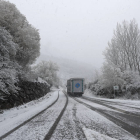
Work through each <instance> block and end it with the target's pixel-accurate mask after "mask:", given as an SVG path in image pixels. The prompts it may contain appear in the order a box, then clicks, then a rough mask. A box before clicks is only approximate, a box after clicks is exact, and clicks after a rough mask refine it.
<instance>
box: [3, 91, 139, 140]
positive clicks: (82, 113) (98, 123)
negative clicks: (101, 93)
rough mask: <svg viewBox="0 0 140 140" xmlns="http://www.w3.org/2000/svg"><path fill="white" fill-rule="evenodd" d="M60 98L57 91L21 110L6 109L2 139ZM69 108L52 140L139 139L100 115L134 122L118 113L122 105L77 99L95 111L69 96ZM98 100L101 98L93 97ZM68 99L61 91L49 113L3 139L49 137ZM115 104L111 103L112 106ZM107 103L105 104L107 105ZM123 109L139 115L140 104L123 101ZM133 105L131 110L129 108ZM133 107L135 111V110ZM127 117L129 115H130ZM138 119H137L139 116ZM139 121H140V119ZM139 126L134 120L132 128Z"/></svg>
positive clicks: (22, 107)
mask: <svg viewBox="0 0 140 140" xmlns="http://www.w3.org/2000/svg"><path fill="white" fill-rule="evenodd" d="M57 97H58V90H56V91H53V92H51V93H49V94H47V95H46V96H44V97H43V98H41V99H39V100H37V101H32V102H30V103H28V104H25V105H22V106H20V107H18V108H13V109H10V110H5V111H4V113H3V114H0V136H2V135H4V134H5V133H6V132H8V131H9V130H11V129H12V128H14V127H16V126H17V125H19V124H21V123H22V122H24V121H25V120H26V119H28V118H30V117H31V116H33V115H35V114H36V113H38V112H39V111H40V110H43V109H44V108H46V107H47V106H49V105H50V104H51V103H52V102H54V101H55V100H56V99H57ZM68 99H69V102H68V106H67V108H66V110H65V112H64V114H63V116H62V118H61V120H60V121H59V123H58V125H57V126H56V129H54V132H53V135H52V137H51V140H136V139H138V138H137V137H135V136H134V135H133V134H131V133H129V132H128V131H126V130H125V129H124V128H125V127H124V128H123V127H120V126H121V125H120V126H119V125H118V124H117V123H116V122H115V121H114V120H113V121H112V120H110V119H109V118H108V117H106V115H104V114H102V113H100V112H98V110H99V111H102V112H105V113H106V114H107V113H108V114H109V115H111V116H112V117H114V119H115V118H116V119H120V120H121V121H124V122H125V123H128V121H132V118H133V117H132V116H131V117H129V115H128V114H125V113H123V112H120V111H119V108H120V106H119V102H120V101H118V102H117V101H113V100H104V99H102V100H103V101H102V103H103V104H100V102H99V103H96V102H91V101H88V100H85V99H82V98H76V99H77V100H79V101H81V102H84V103H85V104H88V105H89V106H91V107H93V108H96V110H94V109H92V110H91V108H88V106H85V105H83V104H81V103H79V102H77V101H76V100H74V99H73V98H71V97H69V98H68ZM94 100H96V101H98V100H100V98H94ZM65 103H66V97H65V95H64V93H63V91H62V89H61V91H59V98H58V100H57V102H56V103H55V104H54V105H53V106H51V107H50V108H48V109H47V110H46V111H44V112H43V113H41V114H40V115H38V116H36V117H35V118H34V119H32V120H31V121H29V122H28V123H26V124H25V125H23V126H22V127H20V128H19V129H17V130H16V131H14V132H13V133H11V134H10V135H9V136H7V137H6V138H4V140H17V139H18V140H25V139H26V140H43V139H44V138H45V136H46V134H47V133H48V132H49V131H50V128H52V125H53V124H54V122H55V121H56V119H57V118H58V116H59V114H61V113H60V112H61V111H62V109H63V108H64V106H65ZM111 103H112V104H111ZM104 104H105V105H104ZM120 104H121V106H124V108H121V109H123V110H125V109H126V110H127V111H130V112H131V113H136V114H137V115H139V108H138V107H137V105H138V102H137V103H136V104H135V103H132V102H130V104H129V103H127V102H126V101H125V102H123V101H121V102H120ZM106 105H110V106H113V107H115V108H118V110H117V109H113V108H109V107H108V106H106ZM129 106H130V109H129ZM133 107H134V110H133ZM127 115H128V116H127ZM137 117H138V116H137ZM138 121H139V118H138ZM131 126H132V127H138V126H139V122H138V123H136V122H135V121H133V123H131V125H130V127H131Z"/></svg>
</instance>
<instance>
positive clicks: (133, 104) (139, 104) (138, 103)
mask: <svg viewBox="0 0 140 140" xmlns="http://www.w3.org/2000/svg"><path fill="white" fill-rule="evenodd" d="M83 96H86V97H89V98H93V99H98V100H103V101H112V102H116V103H122V104H124V105H129V106H131V107H137V108H140V101H139V100H130V99H129V100H126V99H125V100H124V99H107V98H103V97H97V96H95V95H94V94H93V93H92V91H91V90H85V93H84V95H83Z"/></svg>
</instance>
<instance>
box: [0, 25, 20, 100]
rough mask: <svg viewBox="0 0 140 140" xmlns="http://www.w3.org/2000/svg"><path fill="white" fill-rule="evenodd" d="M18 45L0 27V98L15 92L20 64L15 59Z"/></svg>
mask: <svg viewBox="0 0 140 140" xmlns="http://www.w3.org/2000/svg"><path fill="white" fill-rule="evenodd" d="M17 49H18V45H17V44H15V43H14V42H13V38H12V36H11V35H10V33H9V32H8V31H6V30H5V29H4V28H3V27H0V98H2V97H3V96H5V95H7V94H11V93H16V92H17V87H16V86H15V83H16V82H17V81H18V78H17V73H18V71H19V69H20V66H19V65H18V64H17V62H16V61H15V57H16V52H17Z"/></svg>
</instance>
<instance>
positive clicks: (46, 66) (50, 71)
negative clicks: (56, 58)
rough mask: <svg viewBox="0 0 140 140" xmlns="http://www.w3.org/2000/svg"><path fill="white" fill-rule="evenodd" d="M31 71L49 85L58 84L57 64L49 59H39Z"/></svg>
mask: <svg viewBox="0 0 140 140" xmlns="http://www.w3.org/2000/svg"><path fill="white" fill-rule="evenodd" d="M33 71H34V72H35V73H36V74H37V75H38V76H39V77H41V78H42V79H44V80H45V81H47V82H48V83H49V84H50V85H59V78H58V76H57V71H58V66H57V65H56V64H55V63H53V62H51V61H41V62H40V63H39V64H37V65H36V66H34V67H33Z"/></svg>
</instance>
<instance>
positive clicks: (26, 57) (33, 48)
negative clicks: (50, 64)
mask: <svg viewBox="0 0 140 140" xmlns="http://www.w3.org/2000/svg"><path fill="white" fill-rule="evenodd" d="M0 26H1V27H4V28H5V29H6V30H7V31H9V32H10V34H11V35H12V36H13V42H15V43H17V44H18V45H19V48H18V49H17V53H16V57H15V58H16V61H17V62H18V63H19V64H20V65H22V66H23V68H25V66H28V65H30V64H32V63H33V62H34V61H35V59H36V58H37V57H38V56H39V51H40V36H39V33H38V30H37V29H35V28H34V27H33V26H32V25H30V24H29V23H28V21H27V20H26V17H25V16H24V15H22V14H21V13H20V12H19V10H18V9H17V8H16V6H15V5H14V4H11V3H10V2H7V1H3V0H0Z"/></svg>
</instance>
